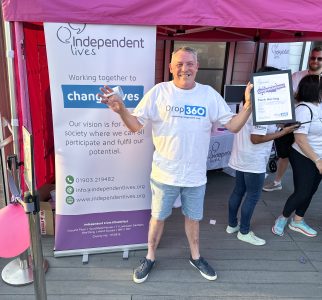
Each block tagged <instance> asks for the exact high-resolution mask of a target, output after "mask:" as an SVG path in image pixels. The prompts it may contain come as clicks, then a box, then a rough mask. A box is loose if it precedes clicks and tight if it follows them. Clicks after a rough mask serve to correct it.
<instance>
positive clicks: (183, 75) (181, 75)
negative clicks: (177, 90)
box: [179, 74, 191, 78]
mask: <svg viewBox="0 0 322 300" xmlns="http://www.w3.org/2000/svg"><path fill="white" fill-rule="evenodd" d="M190 76H191V75H190V74H180V75H179V77H183V78H189V77H190Z"/></svg>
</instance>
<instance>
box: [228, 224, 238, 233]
mask: <svg viewBox="0 0 322 300" xmlns="http://www.w3.org/2000/svg"><path fill="white" fill-rule="evenodd" d="M237 231H239V224H238V225H237V226H236V227H231V226H229V225H228V226H227V228H226V232H227V233H229V234H231V233H235V232H237Z"/></svg>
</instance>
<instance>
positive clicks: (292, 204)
mask: <svg viewBox="0 0 322 300" xmlns="http://www.w3.org/2000/svg"><path fill="white" fill-rule="evenodd" d="M321 91H322V85H321V83H320V76H319V75H307V76H305V77H304V78H303V79H302V80H301V81H300V83H299V87H298V93H297V101H298V102H300V104H301V103H302V104H305V105H301V106H298V107H297V108H296V120H297V121H300V122H302V123H304V122H308V121H310V120H311V122H308V123H305V124H302V125H301V127H300V128H299V129H297V130H296V131H295V132H294V136H295V143H294V144H293V145H292V149H291V153H290V157H289V159H290V163H291V166H292V169H293V183H294V192H293V194H292V195H291V196H290V197H289V198H288V199H287V201H286V203H285V206H284V209H283V213H282V215H281V216H279V217H278V218H277V219H276V221H275V225H274V226H273V228H272V231H273V233H274V234H276V235H280V236H281V235H283V233H284V228H285V226H286V224H287V220H288V218H289V217H290V216H291V214H292V213H293V212H295V215H294V217H293V218H292V220H291V222H290V223H289V225H288V227H289V228H290V229H292V230H294V231H297V232H300V233H302V234H304V235H306V236H309V237H314V236H316V235H317V232H316V231H315V230H314V229H313V228H311V227H310V226H309V225H307V224H306V222H305V221H304V219H303V217H304V214H305V212H306V210H307V209H308V207H309V205H310V202H311V199H312V197H313V195H314V194H315V192H316V190H317V189H318V187H319V184H320V182H321V179H322V176H321V174H322V111H321V109H320V107H319V106H320V102H321V98H320V97H321Z"/></svg>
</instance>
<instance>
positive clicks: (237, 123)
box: [224, 83, 253, 133]
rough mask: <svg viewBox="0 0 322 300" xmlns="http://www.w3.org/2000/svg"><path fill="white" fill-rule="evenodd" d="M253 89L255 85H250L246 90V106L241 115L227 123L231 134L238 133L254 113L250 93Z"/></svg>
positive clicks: (226, 125) (240, 112)
mask: <svg viewBox="0 0 322 300" xmlns="http://www.w3.org/2000/svg"><path fill="white" fill-rule="evenodd" d="M252 88H253V85H252V84H250V83H248V84H247V87H246V90H245V104H244V105H243V108H242V110H241V111H239V113H238V114H237V115H236V116H234V117H232V119H231V120H230V121H229V122H228V123H226V124H225V125H224V126H225V127H226V128H227V129H228V130H229V131H231V132H234V133H236V132H238V131H239V130H240V129H241V128H242V127H243V126H244V124H245V123H246V121H247V120H248V118H249V116H250V114H251V112H252V103H251V101H250V91H251V89H252Z"/></svg>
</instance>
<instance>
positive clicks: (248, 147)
mask: <svg viewBox="0 0 322 300" xmlns="http://www.w3.org/2000/svg"><path fill="white" fill-rule="evenodd" d="M270 71H278V69H276V68H273V67H264V68H262V69H261V70H259V72H270ZM295 128H296V125H294V126H289V127H285V128H283V129H282V130H281V131H276V129H277V127H276V126H275V125H258V126H254V125H253V119H252V116H250V117H249V118H248V121H247V122H246V124H245V125H244V127H243V128H242V129H241V130H240V131H239V132H238V133H236V134H235V137H234V143H233V149H232V153H231V156H230V160H229V166H230V167H231V168H233V169H235V170H236V183H235V187H234V190H233V192H232V194H231V196H230V198H229V217H228V226H227V229H226V231H227V233H234V232H237V231H239V232H238V234H237V238H238V239H239V240H241V241H244V242H247V243H250V244H253V245H257V246H260V245H264V244H265V240H263V239H261V238H259V237H257V236H256V235H255V234H254V233H253V232H252V231H250V220H251V217H252V215H253V212H254V209H255V206H256V204H257V202H258V200H259V198H260V195H261V192H262V188H263V184H264V179H265V172H266V165H267V162H268V160H269V156H270V153H271V149H272V143H273V140H274V139H276V138H278V137H281V136H283V135H285V134H287V133H289V132H292V131H293V130H294V129H295ZM244 196H245V199H244V201H243V198H244ZM240 207H241V218H240V224H238V219H237V214H238V210H239V208H240Z"/></svg>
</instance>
